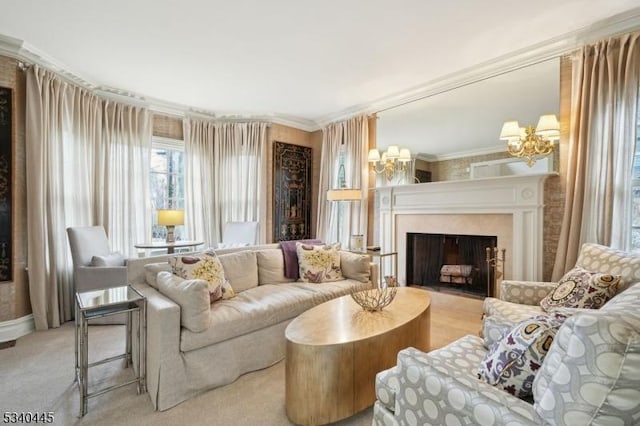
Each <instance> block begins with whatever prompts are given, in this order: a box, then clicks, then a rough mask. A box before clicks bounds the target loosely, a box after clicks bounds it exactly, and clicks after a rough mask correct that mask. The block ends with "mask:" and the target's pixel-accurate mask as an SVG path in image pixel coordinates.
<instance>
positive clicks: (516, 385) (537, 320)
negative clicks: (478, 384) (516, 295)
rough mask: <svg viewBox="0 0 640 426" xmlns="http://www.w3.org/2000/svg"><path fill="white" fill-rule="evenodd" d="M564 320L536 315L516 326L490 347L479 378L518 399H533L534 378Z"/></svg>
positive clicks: (558, 317) (561, 317) (560, 317)
mask: <svg viewBox="0 0 640 426" xmlns="http://www.w3.org/2000/svg"><path fill="white" fill-rule="evenodd" d="M566 318H567V317H565V316H564V315H561V314H554V315H539V316H536V317H533V318H529V319H526V320H524V321H522V322H520V323H518V324H516V326H515V327H513V328H512V329H511V331H509V332H508V333H507V334H506V335H505V336H504V337H503V338H502V339H501V340H499V341H497V342H495V343H494V344H493V345H492V346H491V348H490V349H489V352H488V353H487V355H486V357H485V359H484V361H482V364H480V371H479V374H478V376H479V378H480V379H482V380H484V381H485V382H487V383H489V384H490V385H493V386H496V387H499V388H501V389H503V390H505V391H506V392H509V393H510V394H511V395H514V396H516V397H518V398H523V399H524V398H528V397H530V396H532V395H533V393H532V386H533V379H535V377H536V373H537V372H538V370H539V369H540V366H541V365H542V362H543V361H544V358H545V356H546V355H547V352H548V351H549V348H550V347H551V343H553V339H554V337H555V336H556V333H557V332H558V329H559V328H560V326H561V325H562V323H563V322H564V320H565V319H566Z"/></svg>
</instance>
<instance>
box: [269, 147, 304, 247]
mask: <svg viewBox="0 0 640 426" xmlns="http://www.w3.org/2000/svg"><path fill="white" fill-rule="evenodd" d="M311 161H312V156H311V148H307V147H304V146H299V145H292V144H288V143H284V142H275V143H274V146H273V241H274V242H276V241H288V240H300V239H305V238H310V237H311V182H312V181H311Z"/></svg>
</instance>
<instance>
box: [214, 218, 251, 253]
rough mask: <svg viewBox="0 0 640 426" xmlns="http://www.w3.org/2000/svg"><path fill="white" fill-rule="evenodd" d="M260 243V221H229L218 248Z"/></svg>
mask: <svg viewBox="0 0 640 426" xmlns="http://www.w3.org/2000/svg"><path fill="white" fill-rule="evenodd" d="M256 244H258V222H227V223H226V224H225V226H224V230H223V232H222V242H221V243H219V244H218V248H231V247H242V246H253V245H256Z"/></svg>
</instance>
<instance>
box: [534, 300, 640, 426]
mask: <svg viewBox="0 0 640 426" xmlns="http://www.w3.org/2000/svg"><path fill="white" fill-rule="evenodd" d="M630 290H631V289H629V290H627V291H630ZM625 293H626V291H625ZM623 294H624V293H622V294H620V295H618V296H616V298H617V297H620V296H622V295H623ZM636 301H637V300H636ZM637 307H638V305H635V307H634V308H633V310H632V311H630V314H625V313H622V314H620V313H617V312H607V311H603V310H591V311H590V312H589V313H582V314H578V315H574V316H573V317H571V318H569V319H568V320H567V321H566V322H565V323H564V325H563V326H562V327H561V328H560V331H559V332H558V334H557V336H556V339H555V342H554V344H553V345H552V346H551V349H550V350H549V353H548V354H547V358H546V360H545V362H544V364H543V365H542V368H541V370H540V372H539V373H538V376H537V377H536V380H535V381H534V386H533V396H534V400H535V403H534V409H535V411H536V412H537V413H538V414H539V415H540V417H542V419H543V420H544V424H593V425H605V424H607V425H608V424H616V425H618V424H619V425H623V424H624V425H631V424H638V422H639V421H640V321H638V314H637V313H636V312H637V309H638V308H637Z"/></svg>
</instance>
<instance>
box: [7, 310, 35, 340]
mask: <svg viewBox="0 0 640 426" xmlns="http://www.w3.org/2000/svg"><path fill="white" fill-rule="evenodd" d="M35 329H36V325H35V323H34V321H33V314H29V315H27V316H24V317H21V318H16V319H14V320H10V321H3V322H0V342H8V341H10V340H16V339H18V338H20V337H22V336H26V335H27V334H29V333H31V332H32V331H34V330H35Z"/></svg>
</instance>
